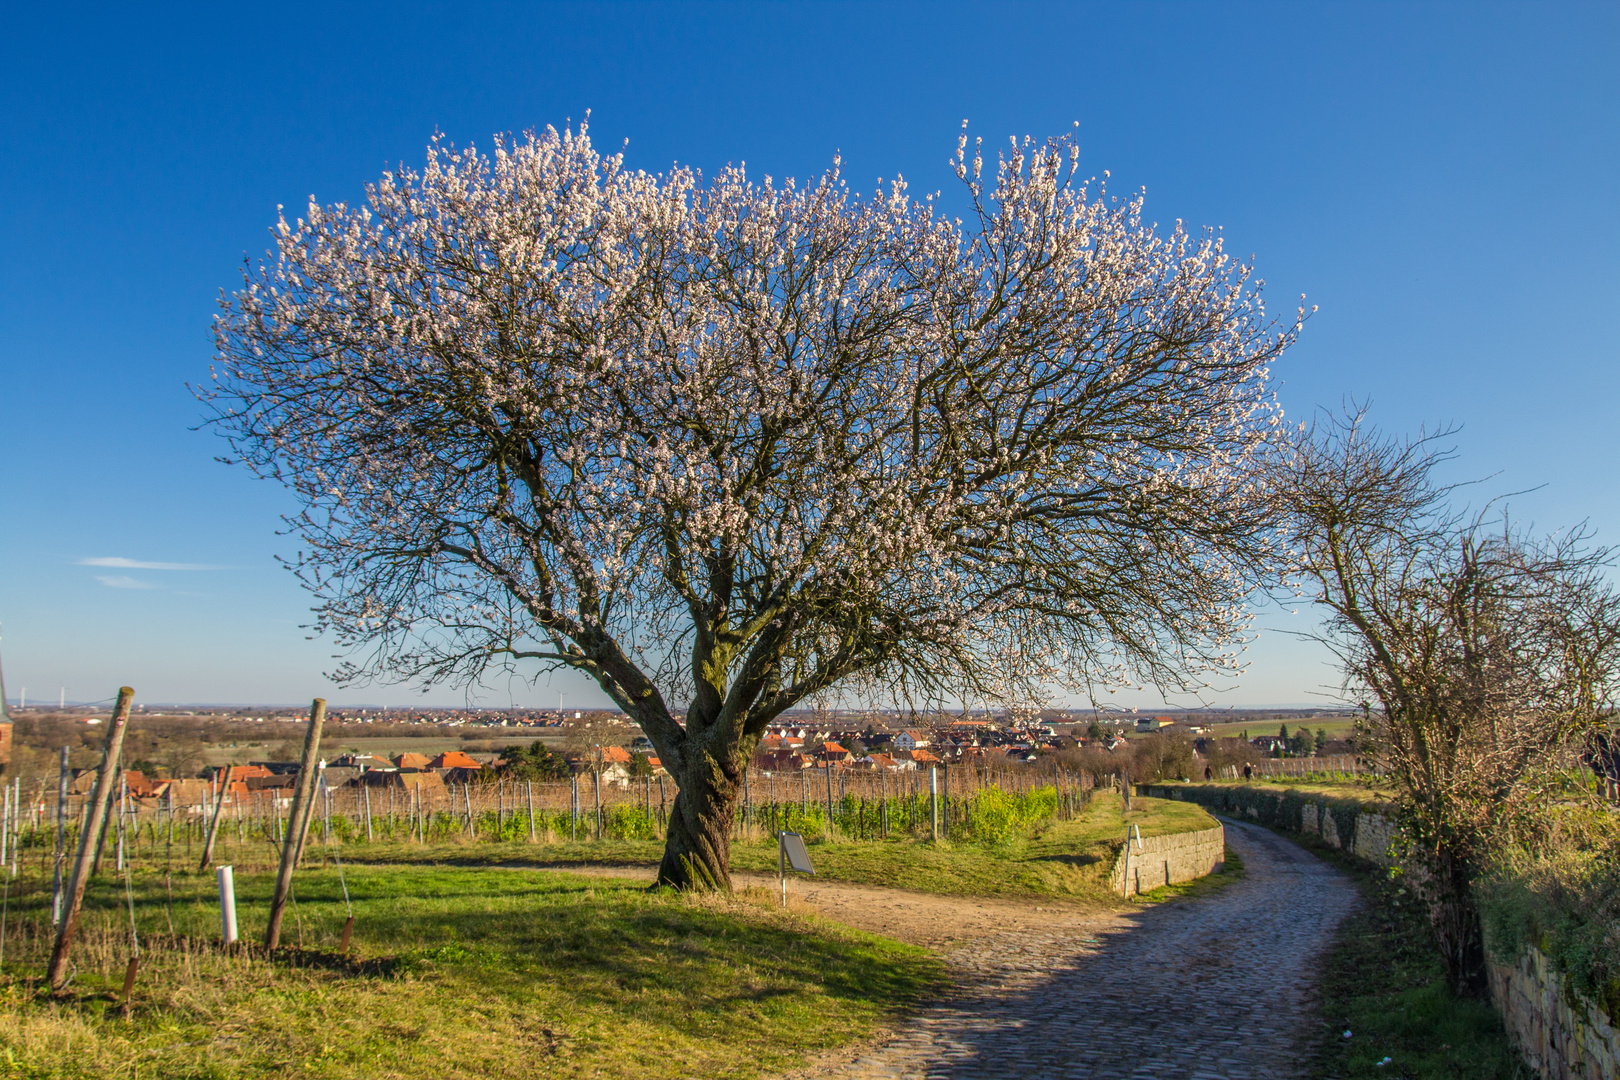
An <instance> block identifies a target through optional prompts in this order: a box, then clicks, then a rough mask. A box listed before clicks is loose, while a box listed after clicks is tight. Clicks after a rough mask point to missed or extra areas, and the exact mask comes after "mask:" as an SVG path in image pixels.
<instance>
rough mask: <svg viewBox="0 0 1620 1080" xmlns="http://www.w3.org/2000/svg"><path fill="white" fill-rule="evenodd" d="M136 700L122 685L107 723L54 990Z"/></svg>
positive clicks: (62, 976) (67, 902)
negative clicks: (131, 706)
mask: <svg viewBox="0 0 1620 1080" xmlns="http://www.w3.org/2000/svg"><path fill="white" fill-rule="evenodd" d="M134 700H135V691H133V690H131V689H130V688H129V687H127V686H124V687H120V688H119V690H118V704H117V705H116V706H114V707H113V714H112V720H111V721H109V722H108V724H107V746H106V749H105V750H103V751H102V755H101V768H100V769H98V770H97V771H96V790H95V794H94V796H92V799H93V801H92V802H91V805H90V815H89V818H88V819H87V820H86V822H85V826H84V831H83V832H81V833H80V834H79V857H78V858H77V859H76V860H75V861H74V864H73V876H72V878H70V879H69V881H68V888H67V894H66V895H65V896H64V897H63V900H64V903H63V910H62V919H61V922H60V923H58V925H57V928H56V945H55V947H54V948H53V949H51V965H50V967H49V968H48V969H47V971H46V976H47V978H48V980H49V982H50V984H51V993H53V994H60V993H61V992H62V990H63V989H64V988H65V987H66V986H67V968H68V949H69V948H70V947H71V946H72V944H73V930H74V927H75V925H76V924H77V923H78V921H79V905H80V904H81V903H83V902H84V887H85V886H86V885H87V884H89V882H90V866H91V862H92V861H93V860H94V859H95V855H96V846H97V845H96V840H97V838H98V837H99V835H100V833H101V824H102V822H104V821H105V820H106V819H107V813H108V811H109V810H110V809H111V804H112V796H113V790H114V788H115V786H116V784H117V781H118V776H117V773H118V755H119V754H120V753H121V752H122V750H123V748H124V731H125V729H126V728H128V726H129V706H130V702H132V701H134Z"/></svg>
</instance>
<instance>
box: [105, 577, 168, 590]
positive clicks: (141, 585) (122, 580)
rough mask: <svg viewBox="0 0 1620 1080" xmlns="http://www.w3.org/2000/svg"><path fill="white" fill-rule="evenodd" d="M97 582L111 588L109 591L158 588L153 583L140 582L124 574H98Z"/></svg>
mask: <svg viewBox="0 0 1620 1080" xmlns="http://www.w3.org/2000/svg"><path fill="white" fill-rule="evenodd" d="M96 580H97V581H99V582H101V583H102V584H103V585H105V586H107V588H109V589H155V588H157V586H156V585H153V584H152V583H151V582H147V581H140V580H138V579H136V578H132V577H127V576H125V575H123V574H97V575H96Z"/></svg>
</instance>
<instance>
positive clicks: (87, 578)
mask: <svg viewBox="0 0 1620 1080" xmlns="http://www.w3.org/2000/svg"><path fill="white" fill-rule="evenodd" d="M143 7H144V6H140V5H119V6H116V7H114V6H108V7H104V8H96V7H79V6H71V5H43V4H36V5H25V6H19V7H18V8H15V9H12V10H11V11H10V12H9V13H8V15H7V30H6V33H5V34H4V35H0V115H3V116H4V118H5V121H6V123H5V130H4V133H3V134H0V139H3V140H4V141H3V144H0V145H3V146H4V152H3V157H0V162H3V166H4V167H3V168H0V521H3V523H4V528H0V629H3V635H4V637H3V642H0V656H3V657H4V661H5V671H6V684H7V688H8V690H9V693H10V695H11V698H12V700H13V701H15V700H16V697H17V694H18V692H19V689H20V688H21V687H22V686H26V687H27V688H28V693H29V695H30V697H31V698H42V699H43V698H50V699H54V698H55V697H56V696H57V694H58V691H59V688H62V687H65V690H66V695H67V697H68V699H69V700H98V699H102V698H106V697H108V696H110V695H111V694H112V693H113V691H114V690H115V688H116V687H117V686H118V685H120V684H122V683H128V684H131V685H134V686H135V687H136V689H137V691H138V693H139V695H140V697H141V699H143V700H146V701H152V702H155V701H209V702H221V701H241V702H249V701H253V702H292V701H298V700H307V699H308V698H309V697H311V696H312V695H316V694H324V695H327V696H330V697H331V698H332V699H333V700H334V701H339V702H390V703H404V702H407V701H415V700H421V697H420V695H419V694H416V693H414V692H412V691H411V690H409V689H407V688H403V687H370V688H364V689H341V688H335V687H332V686H331V685H330V684H329V683H327V682H326V680H325V679H324V678H323V677H322V675H321V672H322V671H323V670H326V669H327V668H329V667H331V666H332V664H331V660H330V653H331V649H330V647H329V646H328V645H326V644H325V643H323V642H319V641H308V640H306V639H305V636H304V633H303V631H301V630H300V629H299V626H300V624H301V623H302V622H304V621H305V620H306V617H307V609H308V600H307V598H306V596H305V595H304V594H303V593H302V592H301V591H300V590H299V589H298V588H297V586H296V584H295V583H294V582H293V580H292V579H291V576H290V575H289V574H287V573H286V572H284V571H281V570H279V569H277V567H276V564H275V561H274V559H275V556H276V555H277V554H283V555H286V554H290V553H292V552H293V551H295V550H296V541H295V539H293V538H291V537H286V536H282V535H278V531H277V530H278V525H279V521H278V515H280V514H281V513H283V512H286V511H287V510H288V509H289V508H290V505H291V504H290V502H289V500H288V499H287V497H286V495H285V494H284V493H283V492H282V491H281V490H279V489H277V488H275V487H273V486H271V485H269V484H266V483H262V482H257V481H254V480H252V479H251V478H250V477H249V476H248V475H247V474H246V473H245V472H242V471H240V470H237V469H232V468H228V467H226V466H222V465H219V464H217V463H216V462H215V461H214V460H213V458H214V455H216V454H218V453H220V452H221V451H222V446H221V445H220V444H219V442H218V440H217V439H216V438H215V437H214V436H212V435H209V434H207V433H206V432H198V431H194V430H192V427H193V426H194V425H195V424H196V422H197V420H198V419H199V417H200V409H199V407H198V406H197V404H196V402H195V401H194V400H193V399H192V397H191V396H190V393H189V392H188V390H187V389H186V384H187V382H188V381H200V380H203V379H205V378H206V377H207V373H208V367H209V360H210V342H209V320H210V318H211V316H212V314H213V311H214V304H215V299H216V297H217V295H218V290H219V289H220V288H221V287H229V286H231V285H232V284H233V283H234V281H235V279H236V274H237V269H238V267H239V265H240V262H241V260H242V258H243V256H244V255H245V254H247V255H254V256H257V255H258V254H259V253H261V252H262V251H263V250H264V249H265V247H266V246H267V243H268V233H267V231H266V230H267V228H268V226H269V224H270V223H271V221H273V220H274V216H275V208H276V205H277V204H278V203H285V204H287V205H288V206H289V207H293V208H296V207H299V206H301V205H302V204H303V202H304V200H305V199H306V198H307V197H308V196H309V195H310V194H311V193H313V194H314V195H316V196H317V197H318V198H320V199H321V200H322V201H328V202H329V201H334V200H338V199H347V200H357V199H358V198H360V196H361V194H362V188H363V185H364V184H365V183H366V182H368V181H370V180H373V179H375V178H376V177H377V175H378V174H379V173H380V172H381V171H382V170H383V169H385V168H387V167H389V166H391V165H393V164H396V163H398V162H401V161H404V162H406V163H407V164H417V163H419V162H420V161H421V160H422V157H423V148H424V147H425V145H426V143H427V142H428V139H429V138H430V137H431V136H432V134H433V132H434V131H435V130H439V131H443V132H444V133H446V134H447V135H448V136H450V137H451V138H452V139H453V140H455V141H456V142H458V143H466V142H474V143H478V144H481V145H487V144H488V142H489V140H490V136H491V135H492V133H496V132H512V131H521V130H523V129H525V128H530V127H542V126H544V125H547V124H555V125H558V126H561V125H562V124H563V123H565V122H566V121H567V120H569V119H570V118H573V119H575V120H577V119H578V118H579V117H581V116H583V115H584V113H585V111H586V110H587V109H589V110H591V116H592V131H593V135H594V136H595V138H596V139H597V140H598V141H599V143H600V144H602V145H605V146H615V145H617V144H619V143H620V142H621V141H623V140H626V139H628V140H629V145H628V149H627V153H628V156H629V160H630V162H631V164H632V165H633V166H635V167H641V168H647V169H651V170H660V169H663V168H666V167H667V166H668V165H669V163H670V162H672V161H675V160H679V161H682V162H685V163H690V164H692V165H695V166H698V167H700V168H702V169H705V170H713V169H714V168H716V167H717V166H721V165H724V164H725V163H727V162H735V161H746V162H747V163H748V165H749V167H750V168H751V169H752V170H757V171H761V172H769V173H771V174H773V175H776V176H786V175H798V176H805V175H810V174H814V173H819V172H820V171H821V170H823V169H824V168H825V167H826V166H827V164H828V163H829V161H830V159H831V158H832V155H833V153H834V152H835V151H840V150H841V151H842V153H843V156H844V162H845V171H846V173H847V174H848V175H849V176H850V177H851V179H852V180H854V181H855V182H857V185H858V186H860V187H862V188H868V187H870V185H871V182H872V181H874V180H876V179H877V178H878V177H880V176H881V177H893V176H894V175H896V174H902V175H904V176H905V177H906V178H907V179H908V180H909V181H910V182H911V184H912V187H913V191H914V192H922V191H932V190H937V189H941V188H947V187H949V186H950V184H951V183H952V178H951V176H950V174H949V172H948V171H947V169H946V165H945V163H946V159H947V157H948V155H949V154H950V152H951V151H952V149H953V147H954V145H955V138H956V134H957V131H958V129H959V127H960V124H961V122H962V121H963V120H964V119H967V120H970V121H971V123H972V130H973V132H974V133H976V134H979V135H983V136H984V137H985V138H986V141H987V143H988V144H994V143H995V142H997V141H1000V140H1003V139H1005V138H1006V137H1007V136H1008V135H1023V134H1026V133H1027V134H1034V135H1037V136H1046V135H1051V134H1059V133H1062V132H1064V131H1067V130H1068V129H1069V128H1070V126H1071V124H1073V123H1075V122H1076V121H1078V123H1079V133H1080V140H1081V146H1082V152H1083V159H1082V160H1083V167H1084V168H1085V170H1086V171H1088V172H1091V173H1097V174H1100V173H1101V172H1102V171H1103V170H1105V169H1106V170H1110V171H1111V172H1112V180H1111V182H1110V183H1111V186H1112V187H1113V188H1114V189H1115V190H1117V191H1127V190H1132V189H1135V188H1138V187H1145V188H1146V189H1147V198H1148V203H1147V207H1148V212H1149V214H1150V215H1151V216H1152V217H1153V218H1155V219H1156V220H1159V221H1164V222H1169V221H1172V220H1174V219H1177V218H1181V219H1185V220H1186V221H1188V222H1189V223H1191V224H1193V225H1211V226H1218V227H1220V228H1221V229H1222V230H1223V232H1224V234H1225V237H1226V240H1227V243H1228V246H1229V250H1231V251H1233V252H1234V253H1237V254H1240V255H1244V256H1247V255H1249V254H1250V253H1253V255H1254V257H1255V258H1256V259H1257V261H1258V265H1259V269H1260V272H1261V274H1262V275H1263V276H1264V278H1265V279H1266V281H1267V296H1268V297H1269V301H1270V304H1271V306H1272V308H1273V310H1274V311H1277V312H1279V313H1281V312H1284V311H1286V310H1291V308H1292V305H1293V304H1294V303H1295V302H1296V301H1297V298H1298V296H1299V294H1301V293H1305V294H1307V295H1308V298H1309V302H1311V303H1315V304H1318V305H1320V309H1321V310H1320V312H1319V313H1318V314H1317V315H1316V317H1315V318H1313V319H1312V320H1311V322H1310V323H1309V324H1308V326H1307V328H1306V331H1305V334H1304V336H1303V338H1302V340H1301V342H1300V344H1299V346H1298V347H1297V348H1296V349H1295V350H1294V351H1293V352H1292V353H1291V354H1290V355H1289V356H1288V358H1287V359H1286V361H1285V362H1284V363H1283V364H1281V365H1280V366H1279V368H1278V369H1277V375H1278V377H1279V379H1280V380H1281V387H1280V393H1281V396H1282V399H1283V401H1284V404H1285V406H1286V407H1287V408H1288V409H1289V411H1290V413H1291V415H1295V416H1303V415H1305V414H1306V413H1308V412H1309V411H1310V410H1311V409H1312V408H1314V407H1315V406H1317V405H1321V404H1327V405H1333V404H1336V403H1338V402H1340V401H1341V400H1342V399H1344V398H1345V397H1346V396H1354V397H1357V398H1363V399H1365V398H1371V399H1372V400H1373V401H1374V404H1375V410H1376V416H1377V418H1378V419H1379V420H1380V421H1381V422H1382V423H1383V424H1384V425H1385V426H1387V427H1390V428H1394V429H1399V430H1407V429H1415V428H1416V427H1418V426H1419V425H1421V424H1424V423H1434V422H1436V421H1442V422H1444V421H1451V422H1456V423H1460V424H1462V425H1463V430H1462V432H1461V434H1460V435H1459V437H1458V440H1457V442H1458V445H1459V449H1460V456H1459V459H1458V462H1457V464H1456V467H1455V468H1456V475H1457V476H1458V477H1459V478H1461V477H1469V478H1476V477H1487V476H1488V477H1492V479H1491V480H1490V481H1489V483H1488V484H1487V485H1486V488H1487V489H1488V490H1491V491H1510V490H1520V489H1531V488H1534V489H1536V490H1533V491H1529V492H1528V493H1527V494H1524V495H1521V496H1518V497H1516V498H1515V499H1514V500H1513V503H1512V505H1513V510H1514V513H1515V515H1516V516H1517V517H1519V518H1521V519H1524V520H1530V521H1534V522H1535V523H1536V524H1538V525H1540V526H1542V527H1545V528H1553V527H1558V526H1563V525H1567V524H1570V523H1572V522H1574V521H1577V520H1581V519H1590V520H1591V521H1592V523H1593V524H1594V525H1596V526H1597V527H1598V528H1599V530H1600V534H1601V535H1602V536H1604V537H1606V538H1608V539H1609V540H1611V541H1614V540H1616V539H1617V538H1620V512H1617V509H1616V502H1615V497H1616V494H1617V492H1620V484H1617V481H1616V475H1615V468H1614V454H1613V451H1612V449H1611V442H1612V439H1613V430H1614V425H1613V423H1612V420H1611V416H1612V412H1613V409H1614V406H1615V402H1616V390H1617V389H1620V378H1617V374H1616V359H1617V355H1616V354H1617V351H1620V348H1617V344H1616V341H1617V332H1616V321H1617V316H1620V288H1617V287H1620V244H1617V242H1616V241H1617V240H1620V227H1617V226H1620V200H1617V198H1616V196H1617V194H1620V181H1617V176H1620V123H1617V120H1620V64H1616V63H1615V62H1614V58H1615V57H1616V56H1617V55H1620V7H1617V6H1616V5H1614V4H1612V3H1606V4H1593V5H1579V4H1558V5H1554V4H1520V5H1505V6H1503V5H1488V4H1479V3H1468V4H1446V5H1423V4H1408V3H1402V4H1371V3H1369V4H1354V5H1332V4H1297V3H1289V4H1215V3H1206V4H1193V3H1176V4H1124V3H1107V4H1094V5H1086V4H1065V5H1043V4H1033V3H1030V4H1012V3H1004V4H995V5H988V4H984V5H973V4H967V5H958V4H947V3H929V4H921V5H904V4H880V3H851V4H840V3H815V4H740V5H731V4H721V3H706V4H687V5H682V4H676V3H666V4H620V5H615V4H605V3H603V4H589V5H567V4H538V3H534V4H521V5H518V4H514V5H506V6H500V5H481V4H476V3H471V4H469V3H460V4H444V5H415V4H409V3H389V4H387V5H376V6H366V5H330V6H328V5H312V6H308V7H294V6H291V5H282V6H275V7H272V6H268V5H265V6H247V5H197V6H195V7H190V8H187V7H184V6H182V5H178V4H175V5H164V6H163V11H161V12H159V13H156V14H154V13H151V12H148V11H145V10H142V8H143ZM98 561H99V562H98ZM1304 622H1305V616H1289V615H1287V614H1284V613H1275V612H1272V613H1267V614H1266V615H1265V616H1264V617H1263V619H1262V625H1263V626H1264V627H1266V628H1267V630H1268V632H1266V633H1265V634H1264V635H1263V637H1262V640H1261V642H1260V643H1259V645H1257V646H1256V648H1255V649H1254V650H1253V651H1252V660H1253V664H1252V668H1251V671H1250V673H1249V675H1248V677H1247V678H1246V679H1245V680H1244V681H1243V683H1242V684H1240V685H1239V686H1238V687H1237V688H1236V689H1235V690H1233V691H1232V692H1231V693H1229V694H1226V695H1224V696H1223V697H1222V700H1223V701H1225V702H1227V703H1229V704H1272V703H1283V702H1301V701H1309V700H1312V697H1311V695H1312V693H1313V691H1315V690H1317V689H1319V688H1320V687H1321V686H1322V685H1323V684H1324V683H1328V682H1332V681H1333V677H1332V673H1331V671H1330V670H1329V669H1327V668H1326V667H1325V666H1324V665H1323V662H1322V657H1321V655H1320V654H1319V652H1318V651H1317V650H1316V649H1314V648H1313V647H1309V646H1305V645H1302V644H1299V643H1296V642H1293V641H1291V640H1290V639H1289V638H1288V637H1287V636H1286V635H1285V634H1284V633H1282V631H1285V630H1289V629H1293V628H1296V627H1299V626H1301V625H1302V624H1303V623H1304ZM559 690H561V691H562V692H563V693H565V694H566V695H567V700H568V701H569V702H571V703H585V702H589V701H600V700H603V699H602V698H601V696H600V695H599V693H597V692H595V691H594V690H592V689H591V688H590V687H588V686H587V685H586V684H584V683H583V682H581V681H579V680H559V681H558V682H557V683H556V684H554V685H553V686H552V687H550V688H548V687H546V686H545V685H544V683H542V684H541V686H539V687H537V688H532V689H531V688H529V687H527V686H525V685H523V684H514V685H513V686H511V687H507V686H505V685H502V686H500V687H496V688H493V689H491V690H490V691H489V692H488V693H486V694H484V695H482V697H481V699H480V700H482V701H485V702H487V703H489V704H499V705H504V704H508V703H513V702H515V703H517V704H525V703H531V704H551V703H555V701H556V700H557V693H558V692H559ZM428 700H430V701H434V702H441V703H447V704H448V703H460V702H462V701H463V700H464V696H463V695H462V694H460V693H459V692H456V691H451V690H448V689H445V690H435V691H434V692H433V693H432V694H431V695H430V696H429V698H428ZM1144 703H1145V702H1144Z"/></svg>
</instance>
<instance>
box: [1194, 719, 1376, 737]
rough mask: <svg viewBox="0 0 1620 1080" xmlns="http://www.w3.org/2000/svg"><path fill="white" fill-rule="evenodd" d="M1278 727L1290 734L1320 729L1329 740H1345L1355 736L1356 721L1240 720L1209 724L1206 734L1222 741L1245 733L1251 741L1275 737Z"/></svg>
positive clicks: (1312, 731)
mask: <svg viewBox="0 0 1620 1080" xmlns="http://www.w3.org/2000/svg"><path fill="white" fill-rule="evenodd" d="M1279 727H1286V728H1287V729H1288V730H1289V731H1290V732H1293V731H1296V730H1298V729H1299V728H1301V727H1303V728H1308V729H1309V730H1310V732H1311V734H1313V735H1314V734H1315V733H1316V731H1317V729H1318V728H1320V729H1322V730H1324V731H1326V732H1327V736H1328V738H1330V739H1346V738H1349V737H1350V736H1351V735H1354V734H1355V731H1356V721H1355V718H1354V717H1324V718H1322V719H1315V718H1312V719H1302V720H1298V721H1288V720H1240V721H1234V722H1232V723H1230V724H1211V725H1209V727H1208V729H1207V730H1208V732H1209V733H1210V734H1211V735H1214V736H1216V737H1218V738H1222V739H1237V738H1241V737H1242V736H1243V733H1244V732H1245V731H1247V732H1248V733H1249V737H1250V738H1251V739H1255V738H1259V737H1260V736H1261V735H1275V734H1277V729H1278V728H1279Z"/></svg>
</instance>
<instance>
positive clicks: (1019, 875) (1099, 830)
mask: <svg viewBox="0 0 1620 1080" xmlns="http://www.w3.org/2000/svg"><path fill="white" fill-rule="evenodd" d="M1215 824H1216V822H1215V819H1214V818H1212V817H1210V816H1209V814H1208V813H1207V812H1206V811H1205V810H1204V809H1203V808H1202V807H1199V806H1197V805H1196V804H1193V803H1185V802H1176V801H1173V800H1169V799H1147V798H1138V799H1136V800H1134V802H1133V809H1132V812H1131V813H1130V815H1129V816H1126V815H1125V814H1124V813H1123V812H1122V809H1121V806H1120V801H1119V799H1118V798H1117V797H1115V796H1113V795H1111V794H1099V795H1098V796H1097V797H1096V798H1095V799H1093V800H1092V801H1091V802H1090V803H1089V804H1088V805H1087V806H1086V807H1085V808H1084V809H1083V810H1082V811H1081V813H1080V815H1079V816H1078V818H1077V819H1076V820H1073V821H1054V822H1050V823H1047V824H1045V825H1043V826H1040V827H1039V828H1037V829H1035V830H1034V832H1033V835H1031V836H1027V837H1018V838H1013V839H1009V840H1005V841H1002V842H1000V843H995V844H984V843H962V842H954V843H943V842H942V843H934V842H932V841H926V840H912V839H896V840H888V841H868V842H862V843H853V842H849V841H836V840H835V841H832V842H825V841H823V842H812V843H811V844H809V851H810V857H811V861H812V862H813V863H814V864H815V867H816V874H817V876H818V877H821V878H825V879H828V880H832V881H847V882H851V883H854V884H861V885H878V886H884V887H888V888H897V889H911V890H914V891H917V892H929V893H939V894H942V895H949V896H1000V897H1045V898H1068V899H1071V900H1075V901H1079V902H1090V903H1093V904H1098V905H1103V906H1110V905H1113V904H1117V903H1118V900H1117V899H1116V898H1114V897H1113V895H1112V892H1111V891H1110V890H1109V889H1108V887H1107V884H1106V879H1107V876H1108V872H1109V871H1110V870H1111V869H1112V868H1113V862H1114V858H1115V856H1116V855H1117V854H1118V852H1119V845H1120V843H1121V842H1122V841H1123V838H1124V835H1125V828H1126V826H1127V825H1135V826H1137V828H1138V829H1140V830H1141V833H1142V835H1143V836H1159V835H1163V834H1165V833H1175V832H1187V831H1190V830H1194V829H1208V828H1213V827H1214V826H1215ZM762 832H763V830H762ZM663 850H664V845H663V842H662V841H652V840H604V841H601V842H585V843H577V844H546V845H541V846H537V845H531V844H524V843H508V844H493V843H478V844H457V843H449V844H436V845H428V846H426V847H423V846H421V845H409V844H392V845H385V844H370V845H365V846H363V847H356V848H355V849H354V850H353V852H352V855H351V856H350V857H352V858H355V859H365V860H367V861H368V862H406V861H410V862H415V861H440V862H446V863H456V864H468V865H485V866H493V865H507V866H525V865H527V866H544V867H565V866H568V865H570V864H581V863H584V864H595V865H599V866H625V867H631V866H636V867H651V866H655V865H657V863H658V861H659V859H660V857H661V856H662V855H663ZM731 865H732V869H733V870H736V871H744V872H754V873H769V874H774V873H776V841H775V840H774V839H773V838H771V837H769V836H760V837H758V838H756V839H753V840H738V841H734V842H733V843H732V846H731Z"/></svg>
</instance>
